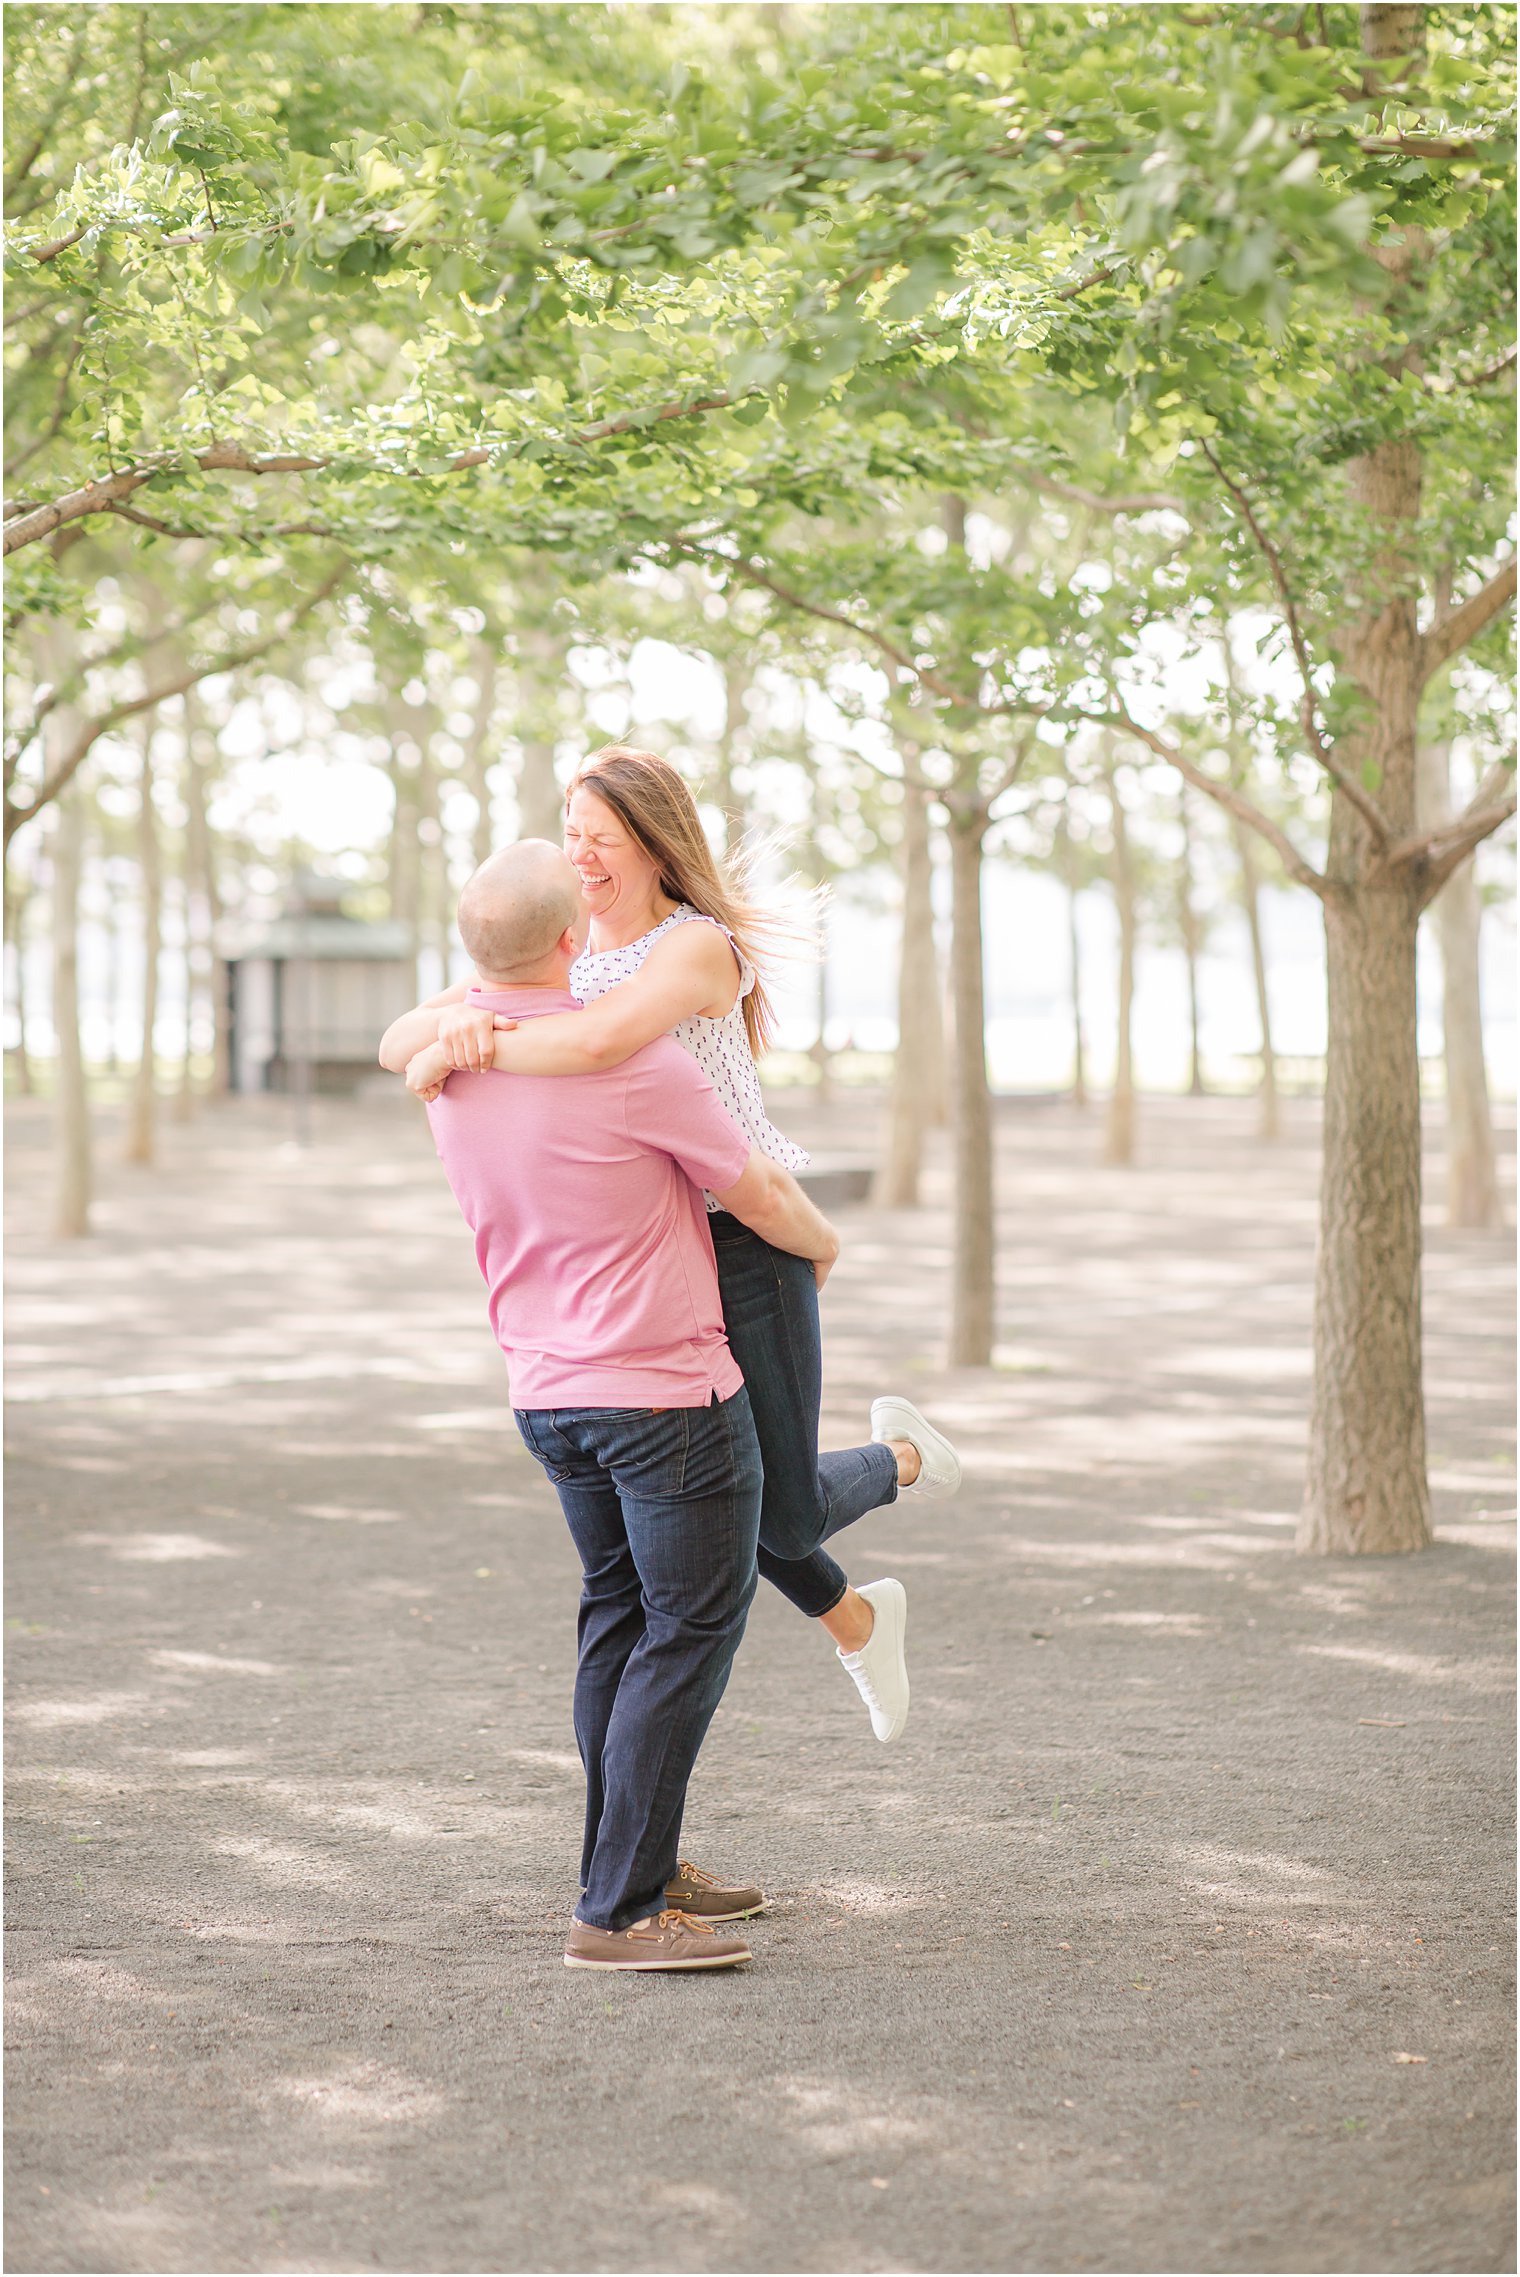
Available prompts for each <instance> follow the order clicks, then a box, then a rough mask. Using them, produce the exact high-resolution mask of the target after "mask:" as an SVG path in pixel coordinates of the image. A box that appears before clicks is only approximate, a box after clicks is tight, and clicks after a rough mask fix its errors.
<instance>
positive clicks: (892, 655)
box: [666, 538, 987, 711]
mask: <svg viewBox="0 0 1520 2277" xmlns="http://www.w3.org/2000/svg"><path fill="white" fill-rule="evenodd" d="M666 542H667V544H669V545H671V546H672V547H674V548H675V550H676V551H677V552H678V553H684V554H686V555H688V556H689V557H690V558H691V559H692V560H693V561H705V562H708V563H710V564H711V565H712V567H713V568H715V569H723V570H727V571H728V572H729V573H730V574H731V575H733V576H735V577H742V578H743V579H744V581H745V583H746V584H748V585H756V586H759V587H760V589H761V590H762V591H763V592H766V593H773V594H774V595H775V597H776V599H777V600H778V601H782V602H784V603H785V605H786V606H787V608H789V609H796V610H798V611H799V612H800V613H801V614H802V615H803V616H805V617H818V618H820V619H821V620H822V621H823V622H824V623H825V624H830V625H842V626H843V628H844V630H845V631H846V632H849V633H853V634H854V635H855V637H856V639H857V640H863V641H865V642H867V643H868V645H869V646H870V647H872V648H874V649H877V650H879V651H880V653H881V654H882V655H883V656H885V657H888V658H889V659H890V660H891V662H892V663H893V664H899V665H901V666H902V668H903V670H904V671H905V672H911V673H912V674H913V677H914V678H915V680H917V681H918V682H919V683H920V684H921V685H922V686H923V687H925V688H928V689H929V690H930V691H931V692H932V693H933V694H934V695H936V696H940V697H943V699H944V701H945V702H946V703H949V704H956V705H958V706H959V707H960V708H961V709H962V710H963V711H981V710H985V709H986V708H987V707H986V706H984V705H981V704H979V703H978V702H977V700H976V698H975V697H974V696H968V695H967V694H966V692H965V690H964V689H961V688H956V687H953V686H952V685H951V683H950V682H949V681H948V680H946V679H944V678H942V677H941V675H940V674H939V673H938V672H937V671H936V670H935V668H934V667H933V666H932V665H928V664H920V663H919V661H918V659H917V658H916V657H914V656H912V655H910V654H909V652H908V650H907V649H905V648H899V647H898V645H897V643H896V642H895V641H893V640H889V639H888V638H887V635H886V634H885V633H881V632H878V631H877V630H876V628H875V626H874V625H863V624H859V623H857V621H856V619H855V618H854V617H849V616H846V615H845V613H844V611H843V610H842V609H831V608H829V607H828V606H827V605H826V604H825V603H824V602H822V601H809V600H807V599H806V598H805V596H804V595H802V594H801V593H794V592H793V591H792V590H791V588H790V587H789V586H786V585H782V584H780V583H779V582H778V581H777V579H775V578H774V577H771V576H769V575H768V574H767V573H766V571H765V570H763V569H757V568H756V567H755V566H754V564H753V562H748V561H745V560H744V559H743V558H742V556H740V555H736V554H727V553H714V552H712V551H711V550H710V549H709V548H708V547H706V546H698V545H693V544H692V543H691V542H690V540H689V539H686V538H670V539H668V540H667V541H666Z"/></svg>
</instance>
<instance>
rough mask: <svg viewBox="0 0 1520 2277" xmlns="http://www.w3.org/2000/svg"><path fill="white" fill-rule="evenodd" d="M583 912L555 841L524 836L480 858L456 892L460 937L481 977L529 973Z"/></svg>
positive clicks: (508, 977) (502, 978)
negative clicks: (515, 843) (515, 842)
mask: <svg viewBox="0 0 1520 2277" xmlns="http://www.w3.org/2000/svg"><path fill="white" fill-rule="evenodd" d="M580 912H581V892H580V885H579V882H578V880H577V878H576V875H575V872H574V870H573V869H572V868H571V867H570V864H569V863H568V862H567V861H566V859H565V856H564V854H563V853H562V851H561V850H560V848H559V847H558V846H553V845H551V844H550V842H549V840H548V839H547V838H523V839H520V840H519V842H518V843H517V845H515V846H503V847H502V849H501V851H500V853H498V854H492V855H491V856H490V858H489V860H487V861H484V862H482V863H481V865H480V868H479V869H478V870H477V871H476V872H475V875H474V876H473V877H472V878H471V880H470V882H469V884H468V885H467V886H466V887H465V889H464V892H463V893H462V894H461V895H460V897H459V938H460V940H461V941H463V943H464V945H465V948H466V950H467V951H468V952H469V955H470V956H471V958H472V959H473V960H474V964H475V969H476V971H477V972H478V973H479V974H480V977H481V979H482V980H493V981H508V980H513V979H517V978H519V977H523V976H526V975H528V974H529V973H531V971H532V969H533V967H534V966H536V965H541V964H542V963H543V961H544V959H545V958H546V957H547V956H548V955H549V954H550V952H551V951H552V950H553V948H554V947H555V944H556V943H557V942H558V940H559V939H560V936H561V935H562V934H563V933H564V931H565V930H566V928H567V927H568V926H572V925H574V924H575V922H576V920H577V918H578V917H579V915H580Z"/></svg>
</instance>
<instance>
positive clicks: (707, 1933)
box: [655, 1905, 718, 1937]
mask: <svg viewBox="0 0 1520 2277" xmlns="http://www.w3.org/2000/svg"><path fill="white" fill-rule="evenodd" d="M655 1927H656V1929H695V1930H696V1932H697V1934H698V1935H699V1936H701V1937H716V1936H717V1934H718V1932H717V1931H716V1929H714V1927H713V1925H712V1923H711V1922H710V1921H703V1920H701V1919H700V1918H699V1917H698V1916H697V1915H696V1914H694V1913H683V1912H682V1911H681V1908H680V1907H679V1906H678V1905H672V1906H667V1907H666V1909H665V1911H664V1912H663V1913H661V1914H657V1915H656V1916H655Z"/></svg>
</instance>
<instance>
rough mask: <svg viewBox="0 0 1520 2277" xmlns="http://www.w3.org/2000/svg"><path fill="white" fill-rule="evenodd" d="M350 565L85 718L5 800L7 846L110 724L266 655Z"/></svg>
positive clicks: (318, 603) (68, 780)
mask: <svg viewBox="0 0 1520 2277" xmlns="http://www.w3.org/2000/svg"><path fill="white" fill-rule="evenodd" d="M352 566H353V565H352V563H351V562H348V561H343V562H340V563H339V565H338V567H337V568H336V569H335V570H334V571H333V572H332V574H331V576H329V577H327V578H325V579H324V580H323V582H322V583H321V584H320V585H319V586H318V587H317V588H316V590H315V592H312V593H308V594H307V596H306V598H305V600H304V601H302V602H301V604H300V606H299V607H298V608H296V609H294V610H292V611H291V613H290V614H289V615H288V616H287V617H286V619H285V621H284V623H283V624H281V625H277V626H276V628H275V630H274V631H273V632H271V633H268V634H266V635H265V637H264V638H263V639H262V640H257V641H253V642H252V643H250V645H249V646H248V647H246V648H240V649H234V650H233V651H232V653H231V654H230V655H227V656H219V657H213V658H211V659H210V661H209V662H207V663H204V664H194V665H189V666H187V667H186V669H185V670H184V671H183V672H180V673H177V674H176V675H175V676H174V677H173V678H171V679H169V680H166V681H163V682H161V683H160V684H159V685H158V686H157V687H152V688H149V689H147V690H146V691H145V693H144V694H142V695H141V696H132V697H128V698H126V699H125V700H124V701H123V702H121V703H119V704H113V705H112V706H111V708H110V710H109V711H106V712H103V713H102V714H101V715H100V717H99V718H98V719H93V720H86V721H85V722H84V724H83V725H82V726H81V727H80V728H79V729H78V730H77V731H76V732H75V734H74V735H73V736H71V738H70V739H69V741H68V743H67V744H66V745H65V746H64V749H63V751H62V753H61V755H60V756H59V757H58V758H57V759H56V760H55V761H54V763H53V765H52V767H51V768H50V769H49V770H48V772H47V773H46V774H45V775H44V776H43V779H42V781H41V783H40V784H39V785H38V787H37V790H36V792H35V793H34V795H33V797H32V799H31V801H30V803H29V804H28V805H26V806H24V807H23V806H17V805H15V804H14V803H13V802H12V801H10V800H7V802H6V809H5V844H6V845H7V846H8V845H9V844H10V842H11V839H12V838H13V837H14V835H15V833H16V832H17V831H18V830H19V829H20V828H21V825H22V824H23V823H24V822H30V821H31V820H32V818H33V817H34V816H35V815H38V814H40V813H41V811H42V809H43V808H44V807H45V806H49V805H51V803H52V801H53V800H54V799H56V798H57V796H58V794H59V792H60V791H62V790H64V789H66V788H67V786H68V784H69V783H71V782H72V781H73V779H74V777H75V775H76V774H77V773H78V772H79V769H80V767H81V766H82V765H83V764H84V761H85V759H86V758H87V757H88V756H89V753H90V752H91V751H92V750H93V748H94V747H95V745H96V744H97V743H98V742H99V741H100V739H101V737H102V736H103V735H108V734H109V733H110V731H111V729H112V728H113V727H119V726H120V724H121V722H122V721H123V720H126V719H132V718H134V717H135V716H136V715H137V714H138V713H139V712H146V711H152V710H153V708H154V707H155V705H158V704H162V703H165V702H167V700H168V698H169V697H170V696H182V695H183V694H184V693H185V690H186V689H187V688H193V687H194V686H195V685H196V683H197V681H200V680H213V679H215V678H217V677H218V675H219V674H221V673H223V672H236V671H240V670H241V669H242V667H243V666H244V665H245V664H252V663H254V662H255V661H256V660H257V659H258V658H259V657H261V656H266V655H267V654H268V653H269V651H270V649H272V648H274V647H276V646H277V645H278V644H279V642H281V641H282V640H286V639H288V638H289V636H290V634H291V633H293V632H294V631H295V629H296V626H297V625H298V624H300V623H301V621H302V619H303V618H305V617H308V616H310V614H311V612H312V610H313V609H316V608H319V607H320V606H321V604H322V602H324V601H325V600H326V599H327V598H328V596H329V595H330V594H331V593H333V592H335V591H336V590H337V588H338V586H339V585H341V584H342V582H343V580H344V578H345V577H346V576H347V575H348V573H349V570H350V569H351V568H352Z"/></svg>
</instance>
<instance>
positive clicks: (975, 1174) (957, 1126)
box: [950, 805, 996, 1368]
mask: <svg viewBox="0 0 1520 2277" xmlns="http://www.w3.org/2000/svg"><path fill="white" fill-rule="evenodd" d="M986 828H987V818H986V815H985V813H984V812H983V811H982V809H981V808H980V806H976V807H973V808H971V809H970V810H969V811H968V810H967V809H966V808H964V807H961V806H958V805H954V806H951V808H950V878H951V887H952V905H953V929H952V933H951V948H950V973H951V988H952V991H953V995H954V1003H955V1051H954V1063H953V1067H952V1071H951V1107H950V1118H951V1131H952V1145H953V1151H954V1160H955V1204H954V1208H955V1232H954V1243H953V1254H954V1265H953V1282H952V1292H951V1313H950V1365H951V1366H952V1367H957V1368H985V1367H987V1366H988V1365H989V1364H990V1363H991V1359H992V1336H993V1311H994V1291H995V1288H996V1258H995V1243H996V1227H995V1219H994V1207H993V1201H994V1197H993V1181H992V1095H991V1092H990V1090H989V1088H988V1083H987V1045H986V1021H987V1014H986V996H985V983H984V975H983V969H982V953H983V952H982V838H983V835H984V833H985V831H986Z"/></svg>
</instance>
